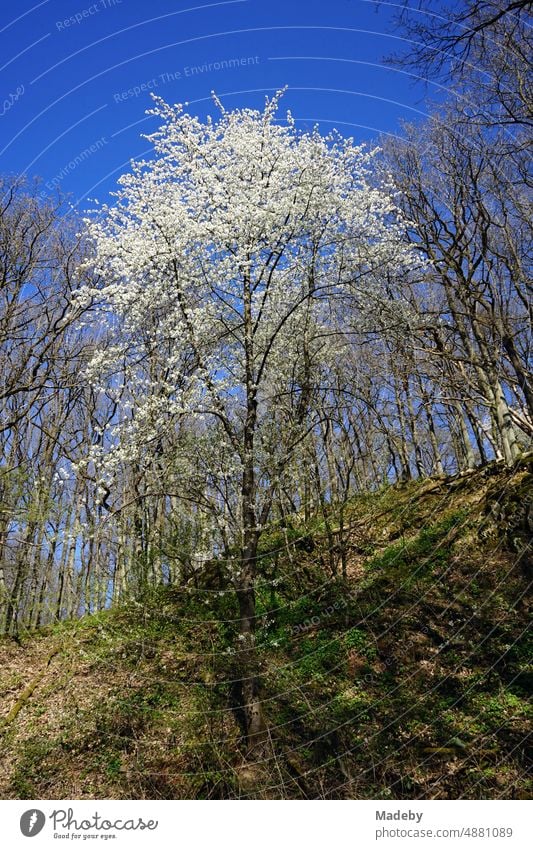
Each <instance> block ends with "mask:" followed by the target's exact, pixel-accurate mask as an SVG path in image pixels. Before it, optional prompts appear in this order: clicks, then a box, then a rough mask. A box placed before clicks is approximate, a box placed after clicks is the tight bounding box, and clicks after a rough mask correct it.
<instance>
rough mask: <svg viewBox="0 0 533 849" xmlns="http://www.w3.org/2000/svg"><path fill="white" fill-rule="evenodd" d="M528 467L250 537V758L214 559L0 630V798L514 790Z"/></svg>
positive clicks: (522, 774) (522, 772) (397, 491)
mask: <svg viewBox="0 0 533 849" xmlns="http://www.w3.org/2000/svg"><path fill="white" fill-rule="evenodd" d="M532 466H533V457H532V456H531V455H529V456H525V457H524V458H523V459H522V460H521V461H520V462H519V463H518V464H517V465H516V466H515V467H514V468H513V469H511V470H509V469H507V468H505V467H504V466H503V465H502V464H498V463H496V464H492V465H490V466H488V467H485V468H483V469H478V470H473V471H470V472H467V473H464V474H460V475H455V476H453V477H447V478H446V477H444V476H440V477H434V478H431V479H428V480H425V481H418V482H415V481H410V482H407V483H404V484H397V485H395V486H389V487H385V488H382V489H381V490H379V491H377V492H373V493H370V492H369V493H367V494H361V495H357V496H355V497H353V498H352V499H351V500H350V501H349V503H348V505H347V506H346V507H345V510H344V520H345V526H344V529H343V534H342V539H341V535H340V529H339V527H338V525H336V517H335V514H334V511H331V512H330V513H329V515H327V516H324V515H322V516H320V517H319V516H315V517H311V518H310V519H308V520H307V521H306V522H304V520H303V518H301V517H300V518H298V517H296V518H293V520H292V522H290V523H289V522H288V521H287V522H285V526H284V527H279V526H278V527H276V528H272V529H271V531H270V532H269V533H266V534H265V535H264V538H263V541H262V547H261V550H260V553H259V556H260V557H261V558H262V561H263V563H262V567H263V568H262V574H263V576H264V578H263V581H262V583H261V584H260V585H259V586H258V588H257V595H256V604H257V623H256V625H257V628H256V635H257V636H256V639H257V651H258V657H259V663H260V671H261V677H262V691H263V711H264V714H265V717H266V719H267V722H268V747H267V751H266V754H265V755H264V757H262V758H261V759H260V760H258V761H254V760H253V759H250V758H249V757H248V758H247V757H246V756H245V746H244V736H243V733H242V727H241V725H240V720H241V719H242V717H240V716H239V707H238V704H237V703H236V702H235V701H232V697H231V693H232V686H231V682H232V680H238V668H239V659H238V656H237V654H238V649H235V646H236V645H238V640H236V633H237V630H238V615H239V614H238V607H237V603H236V600H235V596H234V594H233V593H232V592H227V591H226V590H227V589H228V586H227V579H226V577H225V573H224V565H223V564H220V563H219V564H217V563H214V562H211V563H209V564H207V565H206V566H205V567H204V568H203V569H202V571H201V572H197V573H196V574H195V575H194V576H193V577H191V579H190V581H189V583H188V584H186V585H185V586H174V587H173V586H168V585H167V586H159V587H152V588H150V589H149V590H147V591H146V592H145V594H144V595H143V596H142V597H140V598H138V599H136V600H132V601H130V602H129V603H123V604H121V605H119V606H115V607H112V608H111V609H108V610H105V611H103V612H100V613H98V614H95V615H87V616H84V617H82V618H81V619H78V620H71V621H66V622H61V623H59V624H56V625H49V626H46V627H44V628H41V629H39V630H33V631H25V632H24V633H21V634H20V636H19V638H18V641H16V640H13V639H11V638H8V637H5V638H3V640H2V642H1V643H0V659H1V661H0V668H1V669H2V672H1V676H0V698H1V702H2V717H3V718H2V720H1V729H0V793H1V795H2V796H3V797H6V798H82V799H83V798H191V797H192V798H250V797H251V798H382V799H387V798H441V799H442V798H473V799H474V798H499V797H503V798H522V797H524V796H525V795H527V793H528V787H529V785H528V781H527V775H526V771H527V762H528V760H527V759H528V754H530V752H528V727H529V723H530V721H531V709H530V707H529V705H528V701H527V693H528V690H530V689H531V683H532V678H531V667H530V666H528V658H530V657H531V651H530V647H529V651H528V636H529V639H530V634H528V623H529V616H528V613H529V604H530V603H529V602H528V596H527V591H528V586H529V583H530V571H529V573H528V570H530V566H531V563H530V559H529V558H530V549H529V547H528V540H529V538H530V534H531V529H532V525H533V516H532V513H533V509H532V496H531V493H532V487H531V483H532ZM332 540H333V545H334V547H335V546H337V549H336V550H334V552H333V553H334V555H335V556H332V545H331V544H332ZM339 547H342V548H343V549H344V552H343V553H344V558H340V557H339V550H338V549H339ZM341 562H343V563H344V574H343V570H342V568H341V567H340V565H339V564H340V563H341ZM236 670H237V671H236Z"/></svg>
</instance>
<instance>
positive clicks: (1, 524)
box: [0, 0, 533, 799]
mask: <svg viewBox="0 0 533 849" xmlns="http://www.w3.org/2000/svg"><path fill="white" fill-rule="evenodd" d="M421 5H422V6H423V3H422V4H421ZM530 5H531V4H530V3H527V2H512V3H511V2H508V0H468V2H466V3H462V4H456V5H454V6H453V10H452V11H453V14H450V17H448V18H447V19H445V18H441V19H439V21H438V22H437V23H435V22H432V21H430V22H429V23H428V22H427V19H426V18H423V17H420V16H416V15H415V16H414V17H411V16H410V15H409V14H408V10H407V9H405V10H403V9H400V13H399V16H398V26H399V27H401V28H402V31H403V32H404V33H406V34H409V36H410V37H411V39H412V41H411V44H412V45H415V46H413V47H412V48H411V49H410V51H408V52H404V53H401V54H399V55H397V56H392V57H390V62H391V63H394V64H395V66H396V67H398V68H402V69H403V70H404V71H406V72H414V71H416V72H417V73H422V74H425V75H426V76H430V75H436V76H438V78H439V79H441V80H442V81H443V84H444V83H445V84H446V94H445V95H443V96H442V97H440V98H439V99H438V100H437V101H436V102H435V103H433V104H432V106H431V114H430V117H429V118H427V119H426V120H423V121H417V122H414V123H405V124H404V125H403V127H402V135H401V138H399V137H387V136H384V137H382V138H377V139H376V142H375V146H373V147H372V146H368V145H366V146H365V145H358V144H357V143H356V141H354V140H353V139H351V138H347V137H345V136H344V135H341V134H340V133H338V132H336V131H331V132H330V133H329V134H328V135H324V134H323V133H321V132H320V131H319V129H318V128H314V129H310V130H301V129H298V128H297V126H296V122H295V120H294V118H293V116H292V115H291V113H290V112H287V110H286V109H284V99H283V98H284V90H281V91H279V92H277V94H275V95H274V96H272V97H268V98H266V102H265V107H264V109H263V110H255V109H251V108H248V107H246V106H243V107H242V108H237V109H231V110H230V109H228V108H227V107H226V106H225V104H224V103H223V101H222V100H219V99H218V97H217V96H216V95H213V105H212V113H213V117H212V118H208V119H207V120H205V121H202V120H200V119H199V118H198V117H196V116H195V114H194V112H193V111H192V110H191V111H188V109H187V107H183V106H175V105H169V104H168V103H167V102H166V101H165V100H164V99H162V98H159V97H156V96H154V97H153V98H152V105H151V108H150V115H151V116H152V117H153V118H154V120H155V125H157V129H155V130H154V131H153V132H151V133H150V134H148V135H147V140H148V143H149V145H150V147H151V149H152V153H151V155H150V156H149V157H148V158H146V159H143V160H140V161H132V163H131V166H130V167H129V168H128V169H126V170H125V171H124V173H123V176H121V177H120V179H119V181H118V185H117V189H116V191H115V193H114V195H113V196H112V197H111V199H109V200H108V201H107V202H104V203H100V204H97V205H95V207H94V208H91V209H85V210H81V211H77V210H73V209H72V207H71V205H70V204H69V199H68V197H65V196H64V195H62V194H61V193H60V192H59V191H57V192H55V193H51V192H49V191H45V190H43V185H42V183H40V182H39V181H38V180H35V181H32V180H31V179H27V178H25V177H22V176H18V175H12V174H6V175H4V176H3V177H1V178H0V275H1V285H0V363H1V370H2V382H1V387H0V389H1V396H0V635H1V636H0V664H1V666H2V671H1V672H0V704H1V711H0V787H1V788H2V794H3V795H4V796H5V797H6V798H40V797H43V798H46V797H48V798H76V797H79V798H135V797H137V798H154V799H156V798H164V799H169V798H170V799H174V798H213V799H216V798H218V799H220V798H264V799H269V798H307V799H309V798H461V797H463V798H501V797H503V798H526V797H527V792H528V787H529V792H531V787H530V784H528V780H527V763H528V742H527V738H528V722H530V720H531V711H530V708H529V707H528V703H527V694H528V691H529V690H530V688H531V681H532V678H531V667H530V665H529V666H528V661H529V660H530V653H529V652H528V643H527V638H528V636H529V637H530V631H529V614H530V606H529V605H530V601H529V600H528V591H529V589H530V579H531V559H530V539H531V531H532V530H533V506H532V505H533V498H532V492H533V489H532V487H531V481H532V477H531V476H532V463H533V453H532V449H533V443H532V437H533V377H532V374H531V276H530V268H531V266H530V262H531V244H532V241H531V235H532V234H531V194H530V191H531V173H530V131H531V125H532V120H533V117H532V108H531V77H530V73H529V67H530V57H531V51H530V47H531V21H530ZM43 728H45V729H46V733H45V734H43ZM529 755H530V751H529Z"/></svg>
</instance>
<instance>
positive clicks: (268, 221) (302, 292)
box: [85, 94, 412, 751]
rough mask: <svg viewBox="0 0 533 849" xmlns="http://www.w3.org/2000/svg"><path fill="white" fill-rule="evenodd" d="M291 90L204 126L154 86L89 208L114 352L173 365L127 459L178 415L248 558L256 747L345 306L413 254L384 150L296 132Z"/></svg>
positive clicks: (158, 381)
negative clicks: (272, 536) (123, 155)
mask: <svg viewBox="0 0 533 849" xmlns="http://www.w3.org/2000/svg"><path fill="white" fill-rule="evenodd" d="M279 96H280V95H279V94H278V95H277V96H276V97H274V98H273V99H272V100H267V103H266V106H265V109H264V110H263V111H262V112H261V111H255V110H251V109H237V110H235V111H231V112H228V111H225V109H224V108H223V107H222V104H221V103H220V102H219V101H218V100H217V99H216V98H215V103H216V106H217V108H218V109H219V110H220V115H219V117H218V118H217V119H216V120H212V119H208V120H207V121H206V122H201V121H200V120H199V119H198V118H196V117H194V116H192V115H189V114H187V113H185V112H184V111H183V109H182V108H181V107H180V106H169V105H167V104H166V103H164V102H163V101H162V100H160V99H155V105H154V108H153V109H152V110H151V114H152V115H155V116H156V117H157V118H159V119H160V122H161V126H160V128H159V129H158V130H157V131H156V132H154V133H153V134H152V135H151V136H148V138H149V139H150V141H151V142H152V144H153V147H154V156H153V158H151V159H150V160H148V161H139V162H134V163H132V166H131V171H130V172H129V173H127V174H125V175H124V176H123V177H121V179H120V181H119V189H118V191H117V192H116V195H115V202H114V203H113V204H111V205H105V206H103V208H102V209H101V210H100V213H99V214H98V215H97V216H96V217H95V218H93V219H91V220H90V221H89V229H90V233H91V235H92V239H93V242H94V246H95V252H96V263H95V264H96V268H97V270H98V272H99V273H100V274H101V275H102V279H103V280H104V281H105V283H104V286H103V289H102V290H100V291H99V297H102V296H103V297H104V298H105V299H106V300H107V303H108V305H109V308H110V310H111V312H112V314H113V316H114V317H115V318H116V317H118V318H119V319H120V321H121V326H122V332H123V336H122V340H123V342H122V346H121V344H118V345H117V348H116V352H117V354H120V356H122V357H124V355H125V354H126V355H127V356H129V358H130V362H131V363H132V364H133V365H132V366H131V370H130V377H129V380H130V383H131V382H132V381H134V380H135V379H138V380H140V378H139V377H138V364H139V362H141V360H144V362H145V364H146V362H147V361H150V362H151V361H152V360H154V361H155V360H157V359H158V361H159V367H158V368H157V369H155V370H153V369H152V370H150V368H145V369H144V372H143V374H144V378H143V381H142V386H141V385H139V386H138V388H137V391H136V390H135V389H134V388H132V386H131V385H130V393H129V394H130V396H131V398H132V401H131V403H132V404H133V406H134V407H135V408H136V411H135V416H134V417H128V416H125V417H124V418H123V419H122V421H121V425H120V428H121V442H120V443H119V444H117V445H116V447H115V450H114V452H113V462H117V458H120V457H121V456H124V455H127V454H130V455H135V456H136V457H137V459H138V460H139V459H141V458H143V457H144V458H145V457H146V456H149V455H150V448H151V447H152V449H153V447H154V445H155V444H159V446H161V444H162V443H161V440H162V439H163V438H164V434H165V431H166V430H167V429H168V428H169V427H174V426H175V423H176V422H177V421H179V422H180V423H181V424H183V423H184V422H187V423H188V427H189V432H190V433H194V434H195V435H196V439H195V440H194V448H193V449H191V451H190V452H188V456H186V455H184V456H181V457H180V458H179V468H180V475H179V477H180V492H181V494H182V495H183V496H186V495H187V494H188V496H189V497H190V492H191V491H192V490H193V489H194V491H196V492H197V493H198V491H200V495H198V503H199V505H200V509H202V510H205V512H206V513H209V515H210V517H211V518H212V519H213V521H214V527H215V528H216V529H218V532H219V533H220V537H221V539H223V541H224V545H223V546H222V547H220V548H218V549H217V550H218V551H226V552H228V551H232V552H233V553H234V557H235V560H234V563H233V570H232V580H233V584H234V587H235V592H236V595H237V599H238V605H239V630H240V634H239V637H240V640H239V653H238V656H239V658H240V661H241V666H240V671H241V675H242V681H241V696H242V706H243V711H244V715H245V724H246V733H247V738H248V742H249V744H250V747H251V748H253V749H254V750H256V751H257V749H258V748H260V747H261V746H262V745H263V743H264V739H265V723H264V719H263V716H262V709H261V702H260V697H259V690H258V686H257V681H256V669H255V662H254V629H255V617H256V611H255V593H254V586H255V583H256V579H257V576H258V574H259V573H260V560H258V544H259V540H260V537H261V533H262V532H263V530H264V528H265V525H266V523H267V521H268V519H269V515H270V512H271V508H272V501H273V498H274V494H275V492H276V487H278V486H280V482H281V481H282V479H283V476H284V475H285V474H288V470H289V469H290V468H291V463H293V461H294V458H295V457H296V456H297V452H298V451H299V448H300V446H301V445H302V443H303V442H305V439H306V438H308V436H309V434H311V433H312V431H313V428H315V427H317V426H319V424H320V418H321V416H323V409H324V405H316V404H314V401H313V399H314V397H315V393H316V391H317V388H318V386H319V385H320V384H321V383H323V381H324V374H325V373H326V372H327V370H328V368H329V367H330V365H331V364H334V362H335V359H336V355H337V353H338V350H339V346H342V345H343V344H345V341H346V327H347V325H346V324H345V316H346V314H347V313H350V322H351V323H350V325H349V326H350V327H353V320H354V319H353V316H354V313H355V312H358V313H363V314H364V313H368V312H371V311H372V310H374V309H375V308H376V305H378V304H379V303H380V302H381V299H382V295H381V291H382V288H381V281H382V280H384V279H385V278H386V276H387V275H388V274H390V273H391V272H395V271H397V270H398V269H401V268H403V269H404V270H405V269H406V268H408V267H409V266H410V265H411V264H412V259H411V255H410V253H409V251H408V249H406V247H405V243H404V241H403V240H402V229H403V228H402V222H401V221H400V220H399V218H398V215H397V212H396V210H395V208H394V205H393V203H392V202H391V199H390V197H391V196H390V192H389V193H387V192H386V191H385V190H384V189H383V188H382V187H380V186H379V185H377V184H375V181H373V178H372V158H373V155H374V154H373V152H368V151H366V150H365V149H364V148H363V147H359V146H356V145H354V143H353V142H352V140H351V139H349V140H345V139H343V138H341V137H340V136H338V135H337V134H336V133H334V134H332V135H330V136H328V137H323V136H322V135H321V134H320V133H319V131H318V129H316V128H315V129H313V130H312V131H310V132H300V131H298V130H297V128H296V126H295V122H294V120H293V118H292V117H291V115H290V114H288V115H287V116H286V120H284V121H279V120H278V119H277V118H276V113H277V107H278V101H279ZM85 295H87V296H88V295H90V292H86V293H85ZM124 340H127V344H125V343H124ZM126 349H128V350H126ZM135 352H137V356H135ZM109 357H110V352H109V351H106V352H105V354H104V357H100V361H98V357H97V358H96V361H95V362H96V365H94V364H93V367H94V368H95V369H96V371H98V368H101V366H102V362H101V360H102V359H105V360H106V363H108V361H109ZM136 369H137V371H136ZM135 375H137V378H136V377H135ZM321 411H322V412H321ZM172 423H174V424H172ZM113 426H116V422H115V424H114V425H113ZM104 443H105V440H104V441H103V443H102V444H104ZM136 452H137V453H136ZM152 456H153V451H152ZM108 462H109V460H108ZM202 489H203V493H204V494H203V497H200V496H201V492H202ZM178 495H179V494H178ZM235 552H237V554H236V555H235Z"/></svg>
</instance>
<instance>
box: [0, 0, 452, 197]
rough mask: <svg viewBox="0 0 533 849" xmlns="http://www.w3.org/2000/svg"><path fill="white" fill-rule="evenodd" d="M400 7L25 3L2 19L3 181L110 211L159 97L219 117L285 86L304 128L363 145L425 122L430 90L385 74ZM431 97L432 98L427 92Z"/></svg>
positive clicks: (193, 1)
mask: <svg viewBox="0 0 533 849" xmlns="http://www.w3.org/2000/svg"><path fill="white" fill-rule="evenodd" d="M394 10H395V7H394V4H392V3H390V4H389V3H380V4H379V6H378V7H377V8H376V4H375V3H373V2H372V0H306V2H295V0H285V2H283V0H271V2H262V0H226V1H225V2H206V1H205V0H178V2H176V0H152V2H150V3H146V2H144V0H95V2H89V0H40V2H36V0H18V2H16V3H9V4H8V3H5V4H2V11H1V13H0V48H1V50H0V56H1V57H2V59H1V60H0V62H1V65H0V70H1V88H2V95H1V98H0V171H2V172H4V173H6V172H9V173H11V172H25V173H27V174H28V175H30V176H33V175H39V176H41V177H42V178H43V181H44V187H45V190H46V186H48V188H50V187H51V186H53V185H58V186H60V187H61V189H62V190H63V191H65V192H68V193H71V195H72V198H73V200H74V201H75V202H76V203H79V205H80V207H82V208H83V207H84V205H90V201H89V199H90V198H94V197H97V198H99V199H100V200H104V199H106V197H107V194H108V192H109V191H110V190H112V189H113V187H114V185H115V182H116V179H117V177H118V176H119V175H120V173H122V172H123V171H124V170H126V169H127V167H128V161H129V159H130V158H131V157H138V156H143V155H145V154H147V152H148V145H147V142H146V140H144V139H142V138H141V133H143V132H149V131H150V130H151V129H153V128H154V126H155V124H154V119H152V118H147V117H146V115H145V110H146V109H147V108H149V107H150V91H154V92H156V93H157V94H158V95H160V96H161V97H163V98H164V99H165V100H168V101H169V102H171V103H176V102H188V103H189V107H188V108H189V111H191V112H194V113H196V114H198V115H200V116H202V117H204V116H205V115H206V114H207V113H209V112H210V113H212V114H214V113H215V111H216V110H215V108H214V106H213V103H212V100H211V97H210V92H211V91H212V90H215V91H216V93H217V95H218V96H219V97H220V98H221V99H222V100H223V102H224V105H225V106H226V108H232V107H237V106H252V107H261V106H262V105H263V103H264V98H265V95H266V94H271V93H272V92H273V91H274V90H276V89H278V88H281V87H283V86H285V85H288V87H289V88H288V91H287V93H286V95H285V97H284V100H283V104H284V108H290V109H291V111H292V112H293V115H294V116H295V117H296V119H297V120H298V123H299V125H300V126H302V127H305V126H306V125H307V126H310V125H312V124H314V123H316V122H318V123H319V124H320V127H321V129H322V130H323V131H324V132H327V131H328V130H330V129H331V128H332V127H334V126H335V127H337V129H338V130H339V131H341V132H342V133H343V134H344V135H349V136H353V137H354V138H355V139H356V140H357V141H371V140H373V139H375V138H376V137H377V135H378V134H379V133H381V132H390V133H396V132H399V121H400V120H401V119H402V118H404V119H410V120H416V119H420V118H421V117H422V116H423V115H424V112H425V106H424V96H425V94H426V91H425V88H424V87H423V86H421V85H413V81H412V79H411V78H410V77H408V76H407V75H406V74H405V73H401V72H400V71H399V70H397V69H391V68H389V67H387V66H386V65H385V64H384V57H385V56H386V55H387V54H390V53H391V52H394V51H395V50H396V49H398V48H401V46H402V41H401V40H398V39H399V36H400V33H398V32H397V31H395V28H394V23H393V12H394ZM427 93H428V94H430V95H433V96H435V95H436V94H437V89H436V88H435V87H432V86H431V85H430V87H429V89H428V92H427Z"/></svg>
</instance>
